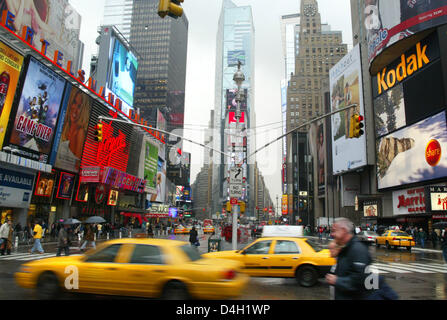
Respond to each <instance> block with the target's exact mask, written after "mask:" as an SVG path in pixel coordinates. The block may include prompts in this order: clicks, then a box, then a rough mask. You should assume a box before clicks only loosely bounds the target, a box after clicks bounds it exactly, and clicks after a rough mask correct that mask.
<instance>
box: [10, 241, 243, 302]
mask: <svg viewBox="0 0 447 320" xmlns="http://www.w3.org/2000/svg"><path fill="white" fill-rule="evenodd" d="M241 267H242V264H241V263H238V262H236V261H222V260H217V259H211V258H205V257H203V256H201V255H200V254H199V253H198V252H197V250H195V249H194V248H192V247H191V245H190V244H189V243H186V242H183V241H176V240H167V239H136V238H129V239H117V240H111V241H107V242H105V243H103V244H101V245H99V246H98V247H97V248H96V249H92V250H89V251H87V253H86V254H84V255H72V256H68V257H55V258H47V259H41V260H35V261H32V262H28V263H25V264H23V265H22V266H21V267H20V270H19V271H18V272H17V273H15V279H16V282H17V283H18V284H19V285H20V286H21V287H23V288H30V289H35V290H36V291H37V294H38V297H39V298H41V299H55V298H57V297H58V296H59V295H60V293H61V292H64V291H65V290H67V289H66V280H65V279H66V278H67V274H66V270H67V268H70V270H73V268H76V270H77V271H78V272H77V275H78V288H77V289H76V290H71V292H79V293H89V294H99V295H117V296H133V297H148V298H166V299H171V300H177V299H187V298H193V299H225V298H234V297H237V296H239V295H240V294H241V291H242V290H243V289H244V287H245V286H246V284H247V282H248V280H249V277H248V276H247V275H245V274H244V273H243V272H241V271H242V270H241Z"/></svg>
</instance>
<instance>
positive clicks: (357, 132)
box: [352, 114, 364, 138]
mask: <svg viewBox="0 0 447 320" xmlns="http://www.w3.org/2000/svg"><path fill="white" fill-rule="evenodd" d="M352 118H353V124H354V126H353V129H352V137H353V138H360V136H361V135H362V134H363V133H364V132H363V130H362V128H363V127H364V125H363V116H361V115H359V114H354V115H353V116H352Z"/></svg>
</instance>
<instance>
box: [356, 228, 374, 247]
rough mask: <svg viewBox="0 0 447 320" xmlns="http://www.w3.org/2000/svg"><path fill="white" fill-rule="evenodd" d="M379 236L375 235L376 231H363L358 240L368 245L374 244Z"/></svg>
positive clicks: (358, 235)
mask: <svg viewBox="0 0 447 320" xmlns="http://www.w3.org/2000/svg"><path fill="white" fill-rule="evenodd" d="M378 236H379V235H378V234H377V233H375V232H374V231H361V232H360V233H358V234H357V238H359V240H360V241H362V242H365V243H367V244H373V243H375V242H376V237H378Z"/></svg>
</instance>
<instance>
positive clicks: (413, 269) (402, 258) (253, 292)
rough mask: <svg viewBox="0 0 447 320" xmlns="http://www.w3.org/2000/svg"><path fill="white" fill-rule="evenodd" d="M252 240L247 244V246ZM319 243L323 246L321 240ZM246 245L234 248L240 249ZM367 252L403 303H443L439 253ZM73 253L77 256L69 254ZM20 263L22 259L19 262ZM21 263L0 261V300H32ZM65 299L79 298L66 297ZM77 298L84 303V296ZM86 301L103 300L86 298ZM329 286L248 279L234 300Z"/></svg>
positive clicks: (296, 296)
mask: <svg viewBox="0 0 447 320" xmlns="http://www.w3.org/2000/svg"><path fill="white" fill-rule="evenodd" d="M170 237H171V238H175V239H178V240H183V241H188V236H186V235H179V236H175V237H174V236H170ZM207 239H208V236H204V235H201V246H200V248H199V251H200V252H202V253H205V252H207ZM251 241H252V239H250V240H249V242H248V243H250V242H251ZM323 243H327V242H326V241H325V240H323ZM245 245H246V243H242V244H239V245H238V248H242V247H244V246H245ZM223 246H224V247H223V249H224V250H231V243H228V242H225V241H223ZM44 248H45V249H46V252H47V253H55V252H56V248H55V246H54V245H51V244H49V245H46V247H44ZM25 250H26V248H22V249H21V250H20V249H19V252H18V253H17V257H18V258H19V257H25V258H27V257H28V255H27V254H26V253H25ZM369 250H370V252H371V255H372V257H373V259H374V265H375V266H376V267H378V268H379V271H380V272H381V274H382V275H383V276H384V277H385V280H386V282H387V283H388V284H389V285H390V286H391V287H392V288H393V289H394V290H395V291H396V292H397V294H398V295H399V298H400V299H403V300H446V299H447V285H446V283H447V264H444V260H443V258H442V254H441V253H440V251H439V250H421V249H415V250H413V251H412V252H411V253H410V252H408V251H407V250H406V249H392V250H387V249H385V248H376V247H375V246H370V247H369ZM73 253H77V252H73ZM22 259H24V258H22ZM24 262H25V261H20V260H17V259H14V258H12V256H11V258H10V259H9V260H8V259H7V260H5V259H2V257H0V300H34V299H36V298H35V296H34V293H33V291H32V290H28V289H22V288H20V287H18V286H17V285H16V284H15V281H14V272H16V271H17V270H18V268H19V267H20V265H21V264H22V263H24ZM65 298H67V299H76V298H79V296H73V295H67V296H66V297H65ZM81 298H83V299H85V298H86V297H85V296H82V297H81ZM88 298H104V297H89V296H88ZM328 299H330V295H329V286H328V285H327V284H326V283H325V282H324V280H323V279H321V280H320V281H319V282H318V283H317V285H315V286H314V287H311V288H303V287H300V286H299V285H298V284H297V282H296V280H295V279H283V278H251V279H250V282H249V284H248V286H247V287H246V288H245V290H244V292H243V294H242V295H241V296H240V297H239V298H238V300H328Z"/></svg>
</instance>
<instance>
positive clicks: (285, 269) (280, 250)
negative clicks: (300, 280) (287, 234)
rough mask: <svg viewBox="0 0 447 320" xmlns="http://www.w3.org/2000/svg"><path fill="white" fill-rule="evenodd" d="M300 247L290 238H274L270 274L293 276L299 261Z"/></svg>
mask: <svg viewBox="0 0 447 320" xmlns="http://www.w3.org/2000/svg"><path fill="white" fill-rule="evenodd" d="M300 259H301V248H300V247H299V245H298V243H296V242H295V241H291V240H279V239H278V240H275V241H274V243H273V254H272V255H271V260H270V274H271V276H274V277H294V276H295V269H296V266H297V265H298V264H299V263H300Z"/></svg>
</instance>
